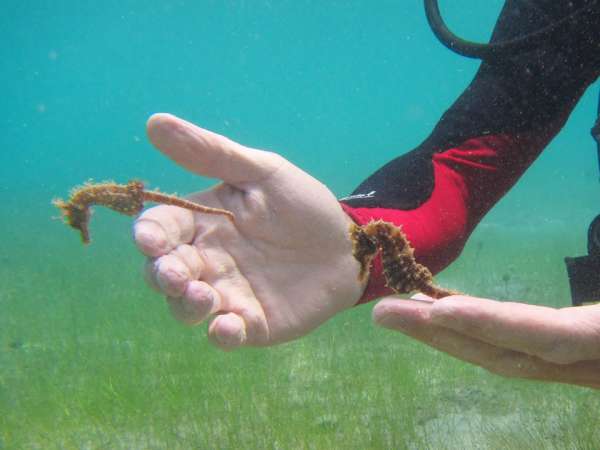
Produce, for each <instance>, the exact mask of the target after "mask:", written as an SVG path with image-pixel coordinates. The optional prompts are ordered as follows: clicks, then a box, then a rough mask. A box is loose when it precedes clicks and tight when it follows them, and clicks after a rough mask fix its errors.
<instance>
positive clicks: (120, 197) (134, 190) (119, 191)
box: [52, 180, 234, 244]
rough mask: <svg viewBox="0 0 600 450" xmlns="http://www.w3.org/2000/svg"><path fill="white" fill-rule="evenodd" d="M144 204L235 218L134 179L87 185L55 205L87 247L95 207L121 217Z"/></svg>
mask: <svg viewBox="0 0 600 450" xmlns="http://www.w3.org/2000/svg"><path fill="white" fill-rule="evenodd" d="M144 202H156V203H162V204H164V205H173V206H179V207H181V208H185V209H189V210H192V211H197V212H201V213H205V214H221V215H224V216H227V217H228V218H229V219H230V220H232V221H233V219H234V216H233V213H232V212H231V211H227V210H225V209H220V208H211V207H209V206H204V205H200V204H198V203H194V202H191V201H189V200H185V199H183V198H179V197H177V196H175V195H168V194H163V193H162V192H158V191H148V190H145V189H144V183H142V182H141V181H139V180H131V181H129V182H128V183H127V184H117V183H114V182H112V181H106V182H102V183H91V182H88V183H85V184H84V185H83V186H78V187H76V188H74V189H73V190H72V191H71V196H70V198H69V200H68V201H66V202H65V201H64V200H61V199H55V200H53V202H52V203H53V204H54V205H55V206H56V207H57V208H59V209H60V210H61V212H62V215H63V218H64V220H65V223H67V224H68V225H70V226H71V227H73V228H75V229H76V230H79V232H80V233H81V240H82V241H83V243H84V244H88V243H89V242H90V232H89V226H88V225H89V222H90V218H91V215H92V211H91V207H92V206H93V205H102V206H106V207H107V208H110V209H112V210H114V211H117V212H120V213H121V214H126V215H128V216H135V215H137V214H139V213H140V212H141V211H142V209H143V208H144Z"/></svg>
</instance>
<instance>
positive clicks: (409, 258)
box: [350, 220, 458, 299]
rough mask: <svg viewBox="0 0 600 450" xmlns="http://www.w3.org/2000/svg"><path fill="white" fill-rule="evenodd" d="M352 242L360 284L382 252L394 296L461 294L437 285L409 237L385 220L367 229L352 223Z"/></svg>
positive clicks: (387, 283)
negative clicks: (358, 266)
mask: <svg viewBox="0 0 600 450" xmlns="http://www.w3.org/2000/svg"><path fill="white" fill-rule="evenodd" d="M350 239H351V240H352V253H353V255H354V257H355V258H356V259H357V260H358V262H359V263H360V273H359V279H360V280H361V281H363V282H364V281H365V280H366V278H367V277H368V275H369V271H370V267H371V263H372V261H373V258H375V256H376V255H377V254H378V253H380V254H381V263H382V265H383V274H384V276H385V280H386V285H387V286H388V287H389V288H390V289H392V290H393V291H394V292H395V293H397V294H408V293H409V292H412V291H420V292H422V293H423V294H426V295H428V296H430V297H433V298H435V299H439V298H442V297H447V296H448V295H455V294H458V292H456V291H452V290H449V289H445V288H442V287H439V286H436V285H435V284H434V282H433V275H432V274H431V271H430V270H429V269H428V268H427V267H425V266H423V265H422V264H419V263H417V261H416V260H415V256H414V250H413V248H412V247H411V246H410V243H409V241H408V238H407V237H406V235H405V234H404V232H403V231H402V230H401V229H400V228H399V227H397V226H396V225H394V224H392V223H389V222H385V221H383V220H377V221H371V222H369V223H367V224H366V225H364V226H359V225H356V224H352V225H350Z"/></svg>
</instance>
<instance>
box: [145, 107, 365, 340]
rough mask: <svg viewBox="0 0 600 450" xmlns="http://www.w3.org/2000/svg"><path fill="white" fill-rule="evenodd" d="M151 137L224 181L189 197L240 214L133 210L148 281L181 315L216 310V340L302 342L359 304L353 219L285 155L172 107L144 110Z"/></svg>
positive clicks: (184, 162)
mask: <svg viewBox="0 0 600 450" xmlns="http://www.w3.org/2000/svg"><path fill="white" fill-rule="evenodd" d="M148 136H149V138H150V140H151V141H152V143H153V144H154V145H155V146H156V147H157V148H158V149H159V150H161V151H162V152H163V153H164V154H165V155H167V156H168V157H169V158H171V159H173V160H174V161H175V162H177V163H178V164H180V165H181V166H183V167H184V168H186V169H188V170H189V171H191V172H193V173H196V174H198V175H202V176H206V177H212V178H218V179H221V180H223V183H222V184H219V185H217V186H216V187H214V188H212V189H210V190H208V191H204V192H200V193H196V194H193V195H191V196H189V197H188V198H189V199H190V200H192V201H195V202H197V203H201V204H204V205H207V206H212V207H217V208H223V209H227V210H229V211H231V212H233V214H234V215H235V220H234V221H233V222H231V221H229V220H228V219H227V218H224V217H223V216H214V215H207V214H201V213H200V214H199V213H194V212H192V211H189V210H186V209H181V208H177V207H173V206H157V207H154V208H151V209H148V210H147V211H145V212H144V213H143V214H142V215H141V216H140V217H139V218H138V219H137V221H136V223H135V225H134V238H135V241H136V244H137V245H138V247H139V249H140V250H141V251H142V252H143V253H144V254H145V255H146V256H148V260H147V264H146V275H147V279H148V282H149V283H150V285H151V286H153V287H154V288H156V289H157V290H158V291H159V292H161V293H163V294H164V295H165V296H167V300H168V303H169V306H170V308H171V311H172V313H173V315H174V316H175V317H176V318H177V319H179V320H181V321H182V322H184V323H187V324H191V325H193V324H198V323H201V322H203V321H204V320H205V319H207V318H208V317H210V316H212V317H213V320H212V323H211V324H210V326H209V330H208V332H209V338H210V339H211V341H212V342H213V343H215V344H216V345H217V346H219V347H221V348H222V349H225V350H228V349H233V348H236V347H239V346H243V345H249V346H264V345H272V344H276V343H280V342H284V341H288V340H291V339H295V338H297V337H300V336H302V335H304V334H306V333H308V332H309V331H310V330H312V329H314V328H316V327H317V326H319V325H320V324H322V323H323V322H325V321H326V320H327V319H329V318H330V317H332V316H333V315H334V314H336V313H337V312H339V311H341V310H343V309H346V308H349V307H350V306H352V305H354V304H355V303H356V302H357V301H358V299H359V298H360V295H361V293H362V290H363V288H364V286H362V285H361V284H360V282H359V281H358V274H359V264H358V262H357V261H356V260H355V259H354V257H353V256H352V245H351V242H350V238H349V233H348V230H349V226H350V223H351V220H350V218H349V217H348V216H347V215H346V214H345V213H344V212H343V210H342V208H341V207H340V206H339V203H338V202H337V200H336V198H335V197H334V195H333V194H332V193H331V192H330V191H329V189H327V187H325V186H324V185H323V184H321V183H320V182H319V181H317V180H316V179H314V178H313V177H311V176H310V175H308V174H307V173H305V172H303V171H302V170H300V169H299V168H298V167H296V166H294V165H293V164H291V163H290V162H289V161H287V160H285V159H284V158H283V157H281V156H279V155H278V154H275V153H271V152H266V151H261V150H255V149H251V148H248V147H244V146H242V145H240V144H238V143H235V142H233V141H231V140H229V139H227V138H225V137H223V136H220V135H218V134H215V133H212V132H210V131H207V130H203V129H201V128H199V127H197V126H195V125H193V124H191V123H189V122H186V121H184V120H181V119H179V118H176V117H174V116H172V115H169V114H156V115H154V116H152V117H151V118H150V119H149V121H148Z"/></svg>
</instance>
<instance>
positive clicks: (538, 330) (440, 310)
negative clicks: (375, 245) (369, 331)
mask: <svg viewBox="0 0 600 450" xmlns="http://www.w3.org/2000/svg"><path fill="white" fill-rule="evenodd" d="M373 319H374V321H375V323H377V324H378V325H381V326H383V327H386V328H390V329H393V330H397V331H400V332H402V333H404V334H406V335H408V336H411V337H413V338H415V339H418V340H419V341H422V342H424V343H425V344H427V345H429V346H431V347H434V348H436V349H438V350H441V351H443V352H446V353H448V354H450V355H452V356H454V357H456V358H459V359H462V360H464V361H467V362H469V363H472V364H476V365H478V366H481V367H483V368H485V369H487V370H489V371H490V372H493V373H496V374H498V375H503V376H507V377H519V378H529V379H534V380H543V381H554V382H560V383H569V384H576V385H581V386H588V387H593V388H596V389H598V388H600V305H592V306H579V307H571V308H563V309H554V308H548V307H544V306H534V305H527V304H524V303H512V302H511V303H509V302H498V301H494V300H487V299H483V298H474V297H467V296H463V295H454V296H451V297H445V298H443V299H441V300H436V301H432V299H430V298H428V297H425V296H423V295H417V296H415V297H413V299H411V300H403V299H398V298H387V299H384V300H382V301H381V302H379V303H378V304H377V305H376V306H375V308H374V310H373Z"/></svg>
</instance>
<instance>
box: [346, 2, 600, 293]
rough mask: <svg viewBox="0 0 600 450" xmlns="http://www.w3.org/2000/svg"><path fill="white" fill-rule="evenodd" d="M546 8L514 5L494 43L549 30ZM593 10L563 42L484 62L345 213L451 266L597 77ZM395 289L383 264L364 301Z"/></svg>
mask: <svg viewBox="0 0 600 450" xmlns="http://www.w3.org/2000/svg"><path fill="white" fill-rule="evenodd" d="M538 3H542V2H538ZM545 3H546V8H547V10H545V12H546V13H547V14H546V15H545V16H543V19H544V20H546V21H551V20H558V19H559V18H560V17H562V16H564V15H565V14H566V12H565V11H561V8H563V9H564V8H566V7H567V6H564V5H562V6H560V5H561V4H555V3H549V2H545ZM576 6H577V5H576ZM538 7H539V5H537V6H535V5H534V6H532V4H531V3H528V4H527V5H521V6H519V7H517V6H514V5H513V3H512V2H507V6H506V7H505V8H504V10H503V12H502V15H501V17H500V19H499V21H498V24H497V27H496V30H495V31H494V36H493V38H492V40H493V41H494V40H505V39H512V38H515V37H518V36H520V35H523V34H527V33H529V32H531V31H532V29H533V30H535V29H538V28H539V27H541V26H544V25H545V23H539V22H540V20H541V19H540V16H539V15H535V14H534V13H536V11H537V10H536V9H535V8H538ZM594 11H595V13H594V14H591V15H589V16H586V19H585V20H586V21H587V22H586V23H585V24H583V25H581V26H580V27H579V28H578V29H577V30H575V31H573V30H568V31H569V32H568V33H566V32H565V33H566V34H565V36H562V38H561V39H560V42H558V43H557V42H548V43H545V44H544V45H542V46H540V47H538V48H535V49H531V50H529V51H527V52H524V53H519V54H518V55H515V56H514V57H513V58H510V59H508V60H503V61H496V62H495V63H494V64H491V63H487V62H486V63H483V64H482V66H481V68H480V69H479V71H478V73H477V75H476V77H475V79H474V80H473V82H472V83H471V84H470V85H469V87H468V88H467V89H466V90H465V92H464V93H463V94H462V95H461V96H460V97H459V99H458V100H457V101H456V102H455V103H454V104H453V105H452V107H451V108H450V109H449V110H448V111H447V112H446V113H445V114H444V115H443V117H442V118H441V120H440V122H439V123H438V125H437V126H436V127H435V129H434V130H433V132H432V134H431V135H430V136H429V137H428V138H427V139H426V140H425V141H424V142H423V144H421V145H420V146H419V147H418V148H416V149H415V150H413V151H411V152H409V153H407V154H405V155H403V156H401V157H399V158H397V159H395V160H393V161H391V162H390V163H388V164H386V165H385V166H384V167H382V168H381V169H380V170H379V171H377V172H376V173H375V174H373V175H372V176H371V177H369V178H368V179H367V180H366V181H365V182H363V183H362V184H361V185H360V186H359V187H358V188H357V189H356V190H355V192H354V193H353V195H352V196H350V197H348V198H346V199H342V204H343V206H344V209H345V210H346V212H347V213H348V214H349V215H350V216H351V217H352V218H353V219H354V220H355V221H356V222H357V223H359V224H364V223H367V222H368V221H370V220H373V219H383V220H386V221H389V222H393V223H395V224H397V225H400V226H402V229H403V231H404V232H405V234H406V235H407V237H408V239H409V241H410V242H411V244H412V246H413V247H414V249H415V257H416V258H417V261H418V262H420V263H422V264H424V265H426V266H427V267H428V268H429V269H430V270H431V271H432V272H434V273H436V272H439V271H440V270H442V269H443V268H444V267H446V266H447V265H448V264H450V262H452V261H453V260H454V259H455V258H456V257H457V256H458V255H459V254H460V252H461V250H462V248H463V246H464V244H465V242H466V240H467V238H468V236H469V235H470V233H471V232H472V231H473V229H474V227H475V226H476V225H477V223H478V222H479V221H480V220H481V218H482V217H483V216H484V215H485V214H486V213H487V212H488V211H489V209H490V208H491V207H492V206H493V205H494V204H495V203H496V202H497V201H498V200H499V199H500V198H501V197H502V196H503V195H504V194H505V193H506V192H507V191H508V190H509V189H510V188H511V187H512V185H513V184H514V183H515V182H516V181H517V180H518V179H519V177H520V176H521V175H522V174H523V173H524V172H525V170H526V169H527V168H528V167H529V166H530V165H531V163H532V162H533V161H534V160H535V159H536V158H537V157H538V155H539V154H540V152H541V151H542V150H543V149H544V148H545V147H546V146H547V144H548V143H549V142H550V141H551V139H552V138H553V137H554V136H555V135H556V134H557V133H558V131H559V130H560V129H561V128H562V126H563V125H564V123H565V121H566V119H567V118H568V116H569V114H570V112H571V111H572V109H573V107H574V106H575V104H576V103H577V101H578V100H579V98H580V97H581V95H582V93H583V92H584V91H585V89H586V88H587V86H589V84H590V83H592V82H593V81H594V80H595V79H596V78H597V76H598V72H599V68H600V51H599V50H598V48H599V47H598V46H599V45H600V20H599V16H600V11H598V10H597V9H596V10H594ZM538 12H539V11H538ZM536 21H537V22H536ZM387 293H389V290H388V289H387V288H386V287H385V283H384V281H383V277H382V276H381V267H380V262H379V261H377V260H376V261H375V262H374V265H373V269H372V274H371V279H370V281H369V285H368V287H367V290H366V291H365V294H364V296H363V299H362V300H363V301H367V300H370V299H372V298H376V297H379V296H381V295H384V294H387Z"/></svg>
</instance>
